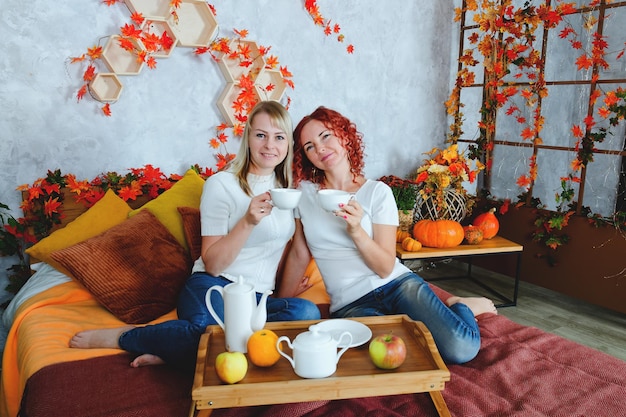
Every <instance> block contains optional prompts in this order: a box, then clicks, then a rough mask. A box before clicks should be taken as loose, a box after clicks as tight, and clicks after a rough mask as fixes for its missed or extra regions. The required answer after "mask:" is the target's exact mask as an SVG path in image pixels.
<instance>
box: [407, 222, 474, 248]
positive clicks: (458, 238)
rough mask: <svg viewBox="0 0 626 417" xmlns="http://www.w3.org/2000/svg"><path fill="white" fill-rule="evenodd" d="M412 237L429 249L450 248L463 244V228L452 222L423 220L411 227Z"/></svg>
mask: <svg viewBox="0 0 626 417" xmlns="http://www.w3.org/2000/svg"><path fill="white" fill-rule="evenodd" d="M413 237H414V238H415V239H417V240H419V241H420V242H421V243H422V245H424V246H427V247H430V248H452V247H454V246H458V245H460V244H461V242H463V238H464V233H463V226H461V223H459V222H455V221H454V220H443V219H439V220H428V219H424V220H420V221H418V222H417V223H415V226H413Z"/></svg>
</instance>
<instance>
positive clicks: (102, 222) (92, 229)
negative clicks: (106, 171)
mask: <svg viewBox="0 0 626 417" xmlns="http://www.w3.org/2000/svg"><path fill="white" fill-rule="evenodd" d="M130 211H131V208H130V206H129V205H128V204H127V203H126V202H125V201H124V200H122V199H121V198H120V197H118V196H117V195H116V194H115V192H113V191H111V190H108V191H107V192H106V193H105V194H104V197H102V198H101V199H100V200H99V201H98V202H96V204H94V205H93V206H92V207H91V208H89V210H87V211H86V212H84V213H83V214H81V215H80V216H78V217H77V218H76V219H74V220H73V221H71V222H70V223H68V224H67V226H65V227H64V228H62V229H59V230H56V231H54V232H53V233H51V234H50V236H47V237H45V238H43V239H41V240H40V241H39V242H37V243H36V244H34V245H33V246H31V247H30V248H28V249H26V253H27V254H29V255H30V256H31V257H33V258H36V259H37V260H39V261H43V262H46V263H47V264H49V265H52V266H53V267H54V268H56V269H57V270H59V271H61V272H63V273H64V274H68V275H69V272H68V271H67V270H66V269H65V268H63V267H62V266H61V265H60V264H59V263H58V262H56V261H55V260H54V259H52V257H51V256H50V254H51V253H52V252H54V251H57V250H61V249H65V248H67V247H70V246H73V245H75V244H77V243H80V242H82V241H84V240H87V239H89V238H91V237H94V236H97V235H99V234H100V233H102V232H104V231H106V230H108V229H110V228H111V227H113V226H116V225H118V224H120V223H122V222H123V221H124V220H126V219H127V218H128V213H130Z"/></svg>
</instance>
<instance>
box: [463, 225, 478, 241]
mask: <svg viewBox="0 0 626 417" xmlns="http://www.w3.org/2000/svg"><path fill="white" fill-rule="evenodd" d="M463 232H464V236H465V241H466V242H467V243H468V244H470V245H478V244H479V243H480V242H482V241H483V231H482V230H481V229H480V227H478V226H474V225H471V224H470V225H469V226H463Z"/></svg>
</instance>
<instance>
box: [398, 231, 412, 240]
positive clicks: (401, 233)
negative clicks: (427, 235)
mask: <svg viewBox="0 0 626 417" xmlns="http://www.w3.org/2000/svg"><path fill="white" fill-rule="evenodd" d="M407 237H411V234H410V233H409V232H408V231H407V230H400V229H398V230H397V231H396V242H397V243H402V241H403V240H404V239H406V238H407Z"/></svg>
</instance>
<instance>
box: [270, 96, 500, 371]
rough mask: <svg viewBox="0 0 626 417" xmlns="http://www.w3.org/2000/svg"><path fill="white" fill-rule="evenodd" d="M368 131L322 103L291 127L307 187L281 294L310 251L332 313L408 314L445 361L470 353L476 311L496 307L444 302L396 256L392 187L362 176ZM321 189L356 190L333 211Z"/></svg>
mask: <svg viewBox="0 0 626 417" xmlns="http://www.w3.org/2000/svg"><path fill="white" fill-rule="evenodd" d="M363 166H364V163H363V137H362V135H361V133H359V131H358V130H357V128H356V126H355V124H354V123H352V122H351V121H350V120H349V119H348V118H346V117H345V116H343V115H342V114H340V113H338V112H337V111H334V110H331V109H328V108H325V107H319V108H318V109H316V110H315V111H314V112H313V113H312V114H310V115H308V116H306V117H304V118H303V119H302V120H301V121H300V123H299V124H298V125H297V127H296V129H295V130H294V184H295V185H296V186H297V187H298V188H300V189H301V190H302V192H303V193H302V198H301V200H300V204H299V206H298V209H297V214H296V233H295V235H294V239H293V244H292V247H291V250H290V254H289V256H288V258H287V265H286V270H285V275H284V277H283V280H284V281H283V283H282V285H281V293H280V296H283V297H284V296H292V295H293V294H294V293H295V292H297V288H298V286H299V285H300V284H301V283H300V280H301V278H300V277H302V276H303V273H302V272H303V271H304V268H306V265H307V264H308V262H309V260H310V257H311V256H313V258H315V261H316V262H317V265H318V267H319V270H320V272H321V275H322V277H323V279H324V284H325V285H326V289H327V291H328V294H329V296H330V299H331V302H330V313H331V317H333V318H340V317H359V316H376V315H386V314H408V315H409V317H411V318H412V319H414V320H419V321H422V322H424V323H425V324H426V326H427V327H428V329H429V330H430V332H431V333H432V335H433V337H434V339H435V342H436V343H437V346H438V348H439V351H440V353H441V355H442V357H443V358H444V360H445V361H446V362H448V363H463V362H467V361H469V360H471V359H473V358H474V357H475V356H476V354H477V353H478V350H479V348H480V333H479V329H478V325H477V323H476V319H475V316H477V315H479V314H482V313H487V312H489V313H496V309H495V307H494V305H493V302H492V301H491V300H489V299H487V298H482V297H475V298H474V297H472V298H461V297H451V298H449V299H448V300H445V302H443V301H441V300H440V299H439V298H438V297H437V296H436V295H435V293H434V292H433V291H432V289H431V288H430V287H429V286H428V284H427V283H426V282H424V280H423V279H422V278H421V277H420V276H418V275H417V274H415V273H414V272H412V271H411V270H410V269H408V268H407V267H406V266H404V265H402V264H401V263H400V262H399V261H398V259H397V258H396V256H395V254H396V252H395V249H396V240H395V237H396V229H397V226H398V210H397V207H396V203H395V200H394V198H393V194H392V192H391V189H390V188H389V187H388V186H387V185H386V184H384V183H382V182H380V181H373V180H369V179H366V178H365V177H364V176H363ZM320 189H337V190H343V191H347V192H349V193H351V194H353V195H354V197H353V198H352V199H351V200H350V201H349V203H348V204H345V205H339V206H338V207H337V209H336V210H335V211H333V212H328V211H326V210H324V209H323V208H322V207H321V206H320V205H319V202H318V198H317V192H318V191H319V190H320Z"/></svg>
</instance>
